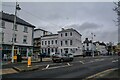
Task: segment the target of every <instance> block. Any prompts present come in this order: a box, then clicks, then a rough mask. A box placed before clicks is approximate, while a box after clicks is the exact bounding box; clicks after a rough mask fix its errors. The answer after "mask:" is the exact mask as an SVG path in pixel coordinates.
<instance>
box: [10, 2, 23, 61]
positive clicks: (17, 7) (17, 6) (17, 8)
mask: <svg viewBox="0 0 120 80" xmlns="http://www.w3.org/2000/svg"><path fill="white" fill-rule="evenodd" d="M17 10H21V8H20V7H19V4H18V3H17V2H16V8H15V16H14V24H13V39H12V63H14V38H15V26H16V15H17Z"/></svg>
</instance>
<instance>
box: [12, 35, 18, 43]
mask: <svg viewBox="0 0 120 80" xmlns="http://www.w3.org/2000/svg"><path fill="white" fill-rule="evenodd" d="M13 37H14V42H15V43H16V42H17V41H16V40H17V34H13ZM12 42H13V38H12Z"/></svg>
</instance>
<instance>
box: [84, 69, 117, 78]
mask: <svg viewBox="0 0 120 80" xmlns="http://www.w3.org/2000/svg"><path fill="white" fill-rule="evenodd" d="M117 69H118V68H112V69H108V70H105V71H102V72H99V73H97V74H94V75H92V76H89V77H87V78H85V79H83V80H87V79H90V78H96V77H97V76H100V75H101V76H103V75H104V74H105V73H109V72H111V71H114V70H117Z"/></svg>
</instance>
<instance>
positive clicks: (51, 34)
mask: <svg viewBox="0 0 120 80" xmlns="http://www.w3.org/2000/svg"><path fill="white" fill-rule="evenodd" d="M57 35H58V34H49V35H44V36H42V37H48V36H57Z"/></svg>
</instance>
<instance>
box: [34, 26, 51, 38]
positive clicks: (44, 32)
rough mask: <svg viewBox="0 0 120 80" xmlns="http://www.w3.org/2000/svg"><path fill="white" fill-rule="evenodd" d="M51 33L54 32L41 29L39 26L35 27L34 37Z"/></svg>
mask: <svg viewBox="0 0 120 80" xmlns="http://www.w3.org/2000/svg"><path fill="white" fill-rule="evenodd" d="M49 34H52V33H51V32H49V31H46V30H43V29H39V28H38V29H34V38H39V37H41V36H44V35H49Z"/></svg>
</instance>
